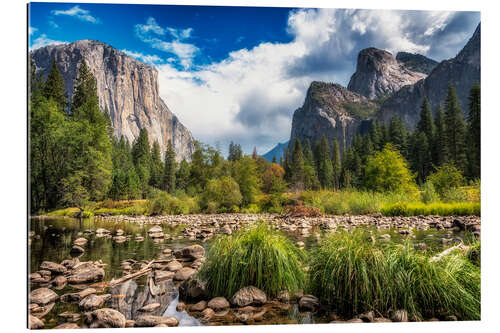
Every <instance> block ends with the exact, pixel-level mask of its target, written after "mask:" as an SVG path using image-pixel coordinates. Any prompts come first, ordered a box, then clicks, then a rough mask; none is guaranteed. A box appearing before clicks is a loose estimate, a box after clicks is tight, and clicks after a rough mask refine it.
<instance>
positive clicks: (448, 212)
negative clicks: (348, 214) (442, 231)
mask: <svg viewBox="0 0 500 333" xmlns="http://www.w3.org/2000/svg"><path fill="white" fill-rule="evenodd" d="M380 213H382V215H385V216H417V215H440V216H469V215H473V216H480V215H481V203H479V202H454V203H443V202H435V203H430V204H424V203H419V202H414V203H396V204H389V205H385V206H383V207H382V209H380Z"/></svg>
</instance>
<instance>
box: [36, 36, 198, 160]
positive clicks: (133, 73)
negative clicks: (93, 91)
mask: <svg viewBox="0 0 500 333" xmlns="http://www.w3.org/2000/svg"><path fill="white" fill-rule="evenodd" d="M31 55H32V57H33V60H34V62H35V65H36V69H37V72H41V73H43V74H44V75H47V73H48V71H49V70H50V67H51V65H52V62H53V61H54V60H55V61H56V62H57V64H58V66H59V70H60V71H61V74H62V76H63V79H64V85H65V88H66V92H67V94H68V96H69V97H71V95H72V93H73V86H74V82H75V78H76V75H77V72H78V66H79V64H80V63H81V61H82V59H85V61H86V62H87V65H88V66H89V68H90V70H91V71H92V73H93V74H94V76H95V78H96V81H97V94H98V96H99V105H100V107H101V109H102V110H104V109H105V108H107V109H108V110H109V113H110V115H111V121H112V123H113V128H114V133H115V135H116V136H117V137H118V138H119V137H120V136H122V135H123V136H124V137H125V138H127V139H128V140H129V142H132V141H133V140H134V139H136V138H137V137H138V136H139V131H140V130H141V129H142V128H145V129H147V130H148V134H149V139H150V141H151V143H153V142H154V141H155V140H157V141H158V143H159V145H160V149H161V151H162V152H165V150H166V148H167V145H168V141H170V140H171V141H172V144H173V146H174V149H175V152H176V155H177V158H178V159H182V158H187V159H189V158H190V157H191V153H192V152H193V151H194V139H193V137H192V135H191V133H190V132H189V130H188V129H187V128H186V127H185V126H184V125H183V124H182V123H181V122H180V121H179V119H178V118H177V117H176V116H175V115H174V114H173V113H172V112H171V111H170V109H169V108H168V107H167V105H166V104H165V102H164V101H163V100H162V99H161V97H160V96H159V92H158V71H157V70H156V69H155V68H154V67H152V66H149V65H146V64H144V63H142V62H140V61H138V60H136V59H134V58H132V57H129V56H128V55H126V54H125V53H123V52H121V51H119V50H117V49H115V48H113V47H112V46H110V45H108V44H105V43H102V42H99V41H94V40H79V41H76V42H73V43H70V44H59V45H49V46H45V47H42V48H39V49H36V50H34V51H32V52H31Z"/></svg>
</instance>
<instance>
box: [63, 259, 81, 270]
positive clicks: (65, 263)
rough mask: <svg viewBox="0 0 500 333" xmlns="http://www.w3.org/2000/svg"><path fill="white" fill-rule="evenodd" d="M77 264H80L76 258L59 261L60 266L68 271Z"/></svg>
mask: <svg viewBox="0 0 500 333" xmlns="http://www.w3.org/2000/svg"><path fill="white" fill-rule="evenodd" d="M79 263H80V259H78V258H72V259H65V260H63V261H61V265H63V266H64V267H66V268H68V269H72V268H73V267H75V266H76V265H78V264H79Z"/></svg>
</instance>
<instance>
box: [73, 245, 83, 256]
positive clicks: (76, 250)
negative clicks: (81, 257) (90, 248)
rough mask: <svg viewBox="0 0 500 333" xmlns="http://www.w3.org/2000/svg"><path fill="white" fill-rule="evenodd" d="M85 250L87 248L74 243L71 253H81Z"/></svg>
mask: <svg viewBox="0 0 500 333" xmlns="http://www.w3.org/2000/svg"><path fill="white" fill-rule="evenodd" d="M84 252H85V249H84V248H83V247H81V246H78V245H73V247H72V248H71V250H70V253H75V254H80V253H84Z"/></svg>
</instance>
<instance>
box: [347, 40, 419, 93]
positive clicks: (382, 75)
mask: <svg viewBox="0 0 500 333" xmlns="http://www.w3.org/2000/svg"><path fill="white" fill-rule="evenodd" d="M425 77H426V75H425V74H423V73H418V72H413V71H411V70H409V69H408V68H406V67H405V66H404V64H403V63H400V62H398V61H397V60H396V59H395V58H394V57H393V56H392V54H391V53H389V52H387V51H384V50H379V49H376V48H374V47H370V48H367V49H364V50H361V51H360V52H359V54H358V63H357V66H356V72H355V73H354V74H353V75H352V76H351V80H350V81H349V85H348V86H347V89H349V90H350V91H353V92H356V93H358V94H360V95H363V96H365V97H367V98H369V99H374V98H377V97H381V96H384V95H390V94H392V93H394V92H396V91H398V90H399V89H401V88H402V87H403V86H406V85H409V84H414V83H416V82H418V81H419V80H421V79H423V78H425Z"/></svg>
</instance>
